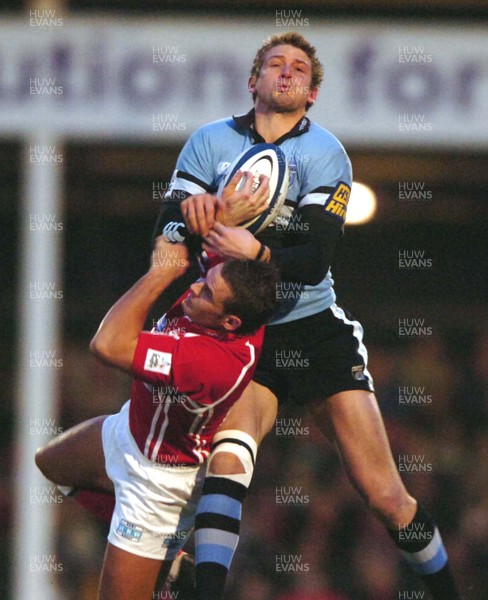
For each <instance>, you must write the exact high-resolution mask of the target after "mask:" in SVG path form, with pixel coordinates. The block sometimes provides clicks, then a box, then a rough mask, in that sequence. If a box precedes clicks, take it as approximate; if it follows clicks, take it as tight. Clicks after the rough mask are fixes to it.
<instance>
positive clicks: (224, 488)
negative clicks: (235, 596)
mask: <svg viewBox="0 0 488 600" xmlns="http://www.w3.org/2000/svg"><path fill="white" fill-rule="evenodd" d="M277 410H278V403H277V399H276V396H275V395H274V394H273V393H272V392H271V391H270V390H269V389H268V388H266V387H264V386H262V385H259V384H257V383H255V382H251V384H250V385H249V386H248V387H247V388H246V390H245V391H244V393H243V395H242V397H241V398H240V399H239V401H238V402H237V403H236V404H235V405H234V406H233V408H232V410H231V412H230V413H229V415H228V416H227V418H226V420H225V422H224V424H223V425H222V427H221V429H220V431H219V432H218V433H217V435H216V436H215V438H214V444H213V450H212V454H211V455H210V458H209V463H208V467H207V476H206V479H205V483H204V486H203V491H202V497H201V499H200V502H199V505H198V508H197V517H196V521H195V548H196V556H195V559H196V581H197V599H198V600H218V599H219V598H221V596H222V593H223V591H224V586H225V580H226V577H227V572H228V570H229V568H230V564H231V562H232V558H233V556H234V552H235V549H236V547H237V544H238V541H239V528H240V520H241V510H242V502H243V500H244V498H245V495H246V492H247V489H248V487H249V484H250V483H251V478H252V473H253V469H254V462H255V460H256V452H257V446H258V444H259V443H260V442H261V440H262V439H263V437H264V436H265V435H266V434H267V433H268V432H269V431H270V429H271V428H272V427H273V424H274V421H275V419H276V414H277Z"/></svg>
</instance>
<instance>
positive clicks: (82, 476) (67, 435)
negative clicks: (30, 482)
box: [35, 415, 113, 492]
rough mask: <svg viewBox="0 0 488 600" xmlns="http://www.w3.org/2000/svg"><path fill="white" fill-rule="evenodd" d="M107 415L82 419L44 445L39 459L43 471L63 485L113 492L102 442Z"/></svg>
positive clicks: (37, 460)
mask: <svg viewBox="0 0 488 600" xmlns="http://www.w3.org/2000/svg"><path fill="white" fill-rule="evenodd" d="M106 418H107V416H106V415H105V416H101V417H95V418H94V419H90V420H89V421H85V422H83V423H80V424H79V425H76V426H75V427H72V428H71V429H69V430H68V431H65V432H64V433H62V434H61V435H59V436H58V437H56V438H54V439H53V440H51V441H50V442H49V443H48V444H46V446H44V447H43V448H40V449H39V450H38V451H37V452H36V457H35V460H36V465H37V466H38V467H39V469H40V470H41V471H42V473H43V475H44V476H45V477H46V478H47V479H49V480H50V481H52V482H53V483H56V484H57V485H60V486H67V487H73V488H81V489H95V490H102V491H106V492H113V484H112V482H111V481H110V479H109V478H108V476H107V473H106V471H105V456H104V452H103V445H102V426H103V423H104V421H105V419H106Z"/></svg>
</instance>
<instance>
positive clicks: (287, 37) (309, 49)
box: [251, 31, 324, 88]
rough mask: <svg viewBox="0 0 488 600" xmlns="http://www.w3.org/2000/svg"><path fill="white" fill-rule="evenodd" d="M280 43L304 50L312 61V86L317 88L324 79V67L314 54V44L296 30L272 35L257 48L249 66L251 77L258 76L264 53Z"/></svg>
mask: <svg viewBox="0 0 488 600" xmlns="http://www.w3.org/2000/svg"><path fill="white" fill-rule="evenodd" d="M282 44H287V45H289V46H294V47H295V48H299V49H300V50H303V51H304V52H305V54H306V55H307V56H308V58H309V59H310V62H311V63H312V88H318V87H319V86H320V84H321V83H322V81H323V79H324V67H323V66H322V63H321V62H320V61H319V59H318V58H317V56H316V52H317V51H316V49H315V46H312V44H310V42H307V40H306V39H305V38H304V37H303V35H301V34H300V33H297V32H296V31H287V32H286V33H281V34H276V35H272V36H271V37H269V38H268V39H266V40H265V41H264V44H263V45H262V46H261V48H259V50H258V51H257V52H256V56H255V57H254V61H253V63H252V67H251V77H256V79H257V78H258V77H259V74H260V72H261V67H262V66H263V62H264V57H265V56H266V53H267V52H268V51H269V50H271V48H274V47H275V46H281V45H282Z"/></svg>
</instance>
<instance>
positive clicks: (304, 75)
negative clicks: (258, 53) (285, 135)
mask: <svg viewBox="0 0 488 600" xmlns="http://www.w3.org/2000/svg"><path fill="white" fill-rule="evenodd" d="M249 90H250V91H251V92H252V93H255V94H256V95H257V97H256V103H255V104H256V110H261V111H264V112H269V111H272V112H282V113H291V112H305V107H306V104H307V102H311V103H313V102H314V101H315V98H316V97H317V93H318V90H317V88H313V89H312V63H311V61H310V59H309V58H308V56H307V55H306V54H305V52H304V51H303V50H300V48H295V46H290V45H288V44H282V45H280V46H275V47H274V48H271V49H270V50H268V52H267V53H266V54H265V56H264V61H263V64H262V66H261V71H260V73H259V77H258V78H257V79H255V78H254V77H251V79H250V80H249Z"/></svg>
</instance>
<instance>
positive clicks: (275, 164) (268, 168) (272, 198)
mask: <svg viewBox="0 0 488 600" xmlns="http://www.w3.org/2000/svg"><path fill="white" fill-rule="evenodd" d="M239 170H240V171H242V172H243V173H244V172H245V171H249V172H250V173H252V175H253V177H254V182H253V186H252V191H253V192H254V191H255V190H256V188H257V187H258V186H259V176H260V175H266V176H267V177H269V197H268V200H267V208H266V209H265V210H264V212H262V213H261V214H260V215H258V216H257V217H254V218H252V219H250V220H249V221H246V222H244V223H240V224H239V227H245V228H246V229H248V230H249V231H250V232H251V233H252V234H254V235H255V234H257V233H259V232H260V231H263V229H265V228H266V227H267V226H268V225H269V224H270V223H271V222H272V221H273V220H274V219H275V218H276V217H277V215H278V213H279V211H280V209H281V207H282V206H283V203H284V202H285V199H286V194H287V192H288V178H289V173H288V164H287V162H286V157H285V155H284V154H283V152H282V150H281V149H280V148H279V147H278V146H275V144H255V145H254V146H251V147H250V148H248V149H247V150H244V152H242V153H241V154H239V156H238V157H237V158H236V159H235V160H234V162H233V163H232V164H231V165H230V167H229V168H228V170H227V172H226V174H225V176H224V177H223V178H222V181H221V182H220V185H219V187H218V190H217V195H218V196H219V197H220V196H222V193H223V191H224V188H225V187H226V186H227V184H228V183H229V181H230V180H231V179H232V178H233V177H234V175H235V174H236V171H239ZM245 182H246V178H245V177H243V178H242V179H241V180H240V182H239V183H238V185H237V188H236V189H237V190H238V191H240V190H241V189H242V188H243V187H244V184H245Z"/></svg>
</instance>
